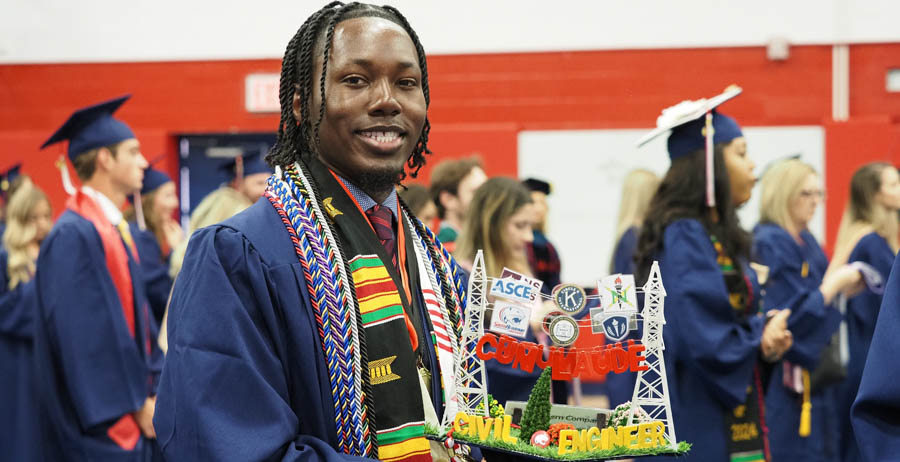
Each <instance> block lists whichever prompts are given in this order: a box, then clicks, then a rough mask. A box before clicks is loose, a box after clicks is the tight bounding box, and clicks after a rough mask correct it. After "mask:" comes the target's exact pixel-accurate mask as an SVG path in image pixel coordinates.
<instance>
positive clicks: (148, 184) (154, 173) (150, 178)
mask: <svg viewBox="0 0 900 462" xmlns="http://www.w3.org/2000/svg"><path fill="white" fill-rule="evenodd" d="M170 181H172V179H171V178H169V175H166V174H165V173H163V172H161V171H159V170H157V169H155V168H153V167H148V168H147V169H146V170H144V182H143V183H142V184H141V194H144V195H147V194H149V193H150V192H152V191H153V190H155V189H156V188H158V187H160V186H162V185H164V184H166V183H168V182H170Z"/></svg>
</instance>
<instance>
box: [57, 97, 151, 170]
mask: <svg viewBox="0 0 900 462" xmlns="http://www.w3.org/2000/svg"><path fill="white" fill-rule="evenodd" d="M130 97H131V95H125V96H121V97H119V98H115V99H111V100H109V101H104V102H102V103H97V104H95V105H93V106H88V107H85V108H82V109H79V110H77V111H75V112H74V113H72V115H71V116H69V119H68V120H66V122H65V123H64V124H63V125H62V127H60V128H59V129H58V130H56V133H54V134H53V136H51V137H50V138H49V139H48V140H47V141H46V142H44V144H43V145H41V149H44V148H46V147H47V146H50V145H52V144H56V143H59V142H61V141H65V140H69V150H68V154H69V159H70V160H74V159H75V157H76V156H77V155H79V154H81V153H83V152H86V151H89V150H91V149H96V148H99V147H103V146H109V145H112V144H115V143H118V142H120V141H124V140H127V139H129V138H134V137H135V136H134V132H132V131H131V129H130V128H128V125H126V124H125V123H124V122H122V121H120V120H117V119H115V118H114V117H113V116H112V115H113V113H114V112H116V110H117V109H119V107H120V106H122V104H123V103H125V101H127V100H128V98H130Z"/></svg>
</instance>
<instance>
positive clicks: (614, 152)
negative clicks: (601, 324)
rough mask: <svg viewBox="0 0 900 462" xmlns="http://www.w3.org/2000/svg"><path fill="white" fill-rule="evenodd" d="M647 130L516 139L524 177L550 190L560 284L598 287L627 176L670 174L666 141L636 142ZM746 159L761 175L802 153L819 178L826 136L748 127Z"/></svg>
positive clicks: (750, 222) (816, 225) (750, 210)
mask: <svg viewBox="0 0 900 462" xmlns="http://www.w3.org/2000/svg"><path fill="white" fill-rule="evenodd" d="M647 131H648V130H572V131H567V130H560V131H555V130H553V131H523V132H521V133H520V134H519V177H520V178H526V177H530V176H531V177H536V178H541V179H544V180H547V181H549V182H550V183H552V184H553V193H552V194H551V195H550V196H549V197H548V203H549V206H550V211H549V217H548V226H549V228H548V232H547V234H548V235H549V237H550V240H551V242H553V244H554V245H555V246H556V248H557V250H558V251H559V254H560V260H561V261H562V269H563V272H562V279H563V282H575V283H579V284H583V285H593V284H595V283H596V281H597V279H599V278H601V277H603V276H605V275H606V274H607V273H608V268H609V261H610V258H611V257H612V251H613V245H614V244H615V242H614V240H615V229H616V219H617V217H618V213H619V202H620V201H621V198H622V184H623V180H624V179H625V175H626V174H627V173H628V172H629V171H630V170H632V169H634V168H646V169H649V170H651V171H653V172H655V173H656V174H658V175H660V176H662V175H663V174H665V172H666V170H668V168H669V157H668V155H667V154H666V136H660V137H658V138H656V139H654V140H653V141H651V142H649V143H648V144H647V145H645V146H644V147H643V148H640V149H638V148H636V147H635V141H637V139H638V138H640V137H641V136H642V135H644V134H645V133H646V132H647ZM743 132H744V136H746V137H747V145H748V148H747V152H748V155H749V156H750V158H751V159H753V161H754V162H755V163H756V170H755V171H756V173H757V175H760V174H762V171H763V169H764V168H765V167H766V165H767V164H768V163H769V162H771V161H773V160H776V159H780V158H783V157H786V156H789V155H793V154H801V159H802V160H803V161H804V162H807V163H809V164H810V165H812V166H813V167H815V168H816V170H817V171H819V172H822V171H823V168H824V167H823V166H824V163H825V133H824V130H823V129H822V127H818V126H793V127H749V128H747V127H744V129H743ZM759 196H760V191H759V185H757V187H756V188H754V190H753V195H752V196H751V199H750V201H749V202H748V203H746V204H745V205H744V206H743V207H742V208H741V209H740V210H739V211H738V216H739V217H740V220H741V224H742V225H743V226H744V227H745V228H747V230H751V229H752V228H753V226H754V225H755V224H756V223H757V221H758V218H759ZM823 212H824V207H819V209H818V210H817V211H816V215H815V216H814V217H813V220H812V222H811V223H810V231H811V232H812V233H813V235H815V236H816V238H818V239H819V241H820V242H821V241H822V239H823V238H824V235H825V232H824V231H825V218H824V215H823Z"/></svg>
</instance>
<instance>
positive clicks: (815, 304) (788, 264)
mask: <svg viewBox="0 0 900 462" xmlns="http://www.w3.org/2000/svg"><path fill="white" fill-rule="evenodd" d="M761 186H762V188H761V189H762V200H761V201H760V209H759V216H760V221H759V224H758V225H757V226H756V227H755V228H754V230H753V252H752V253H753V258H754V261H755V262H757V263H759V264H762V265H765V266H766V267H768V272H767V274H768V276H767V277H766V278H765V279H766V280H765V282H764V283H763V287H764V288H765V289H766V292H765V295H764V297H763V300H762V302H763V310H764V311H774V310H779V309H782V308H790V309H791V315H790V317H789V318H788V329H789V330H790V331H791V332H792V333H793V334H794V344H793V346H792V347H791V349H790V350H788V352H787V353H785V356H784V359H783V361H782V364H780V365H779V366H778V367H775V368H774V369H773V371H772V379H771V380H770V381H769V385H768V388H767V391H766V416H767V420H768V422H769V430H770V431H769V435H770V436H769V443H770V445H771V450H772V460H773V461H776V462H777V461H782V460H784V461H788V460H790V461H794V462H800V461H823V462H827V461H835V462H836V461H838V460H839V459H838V458H837V433H836V430H837V429H836V426H835V425H834V422H835V421H836V420H835V419H836V416H835V412H836V410H835V406H834V401H835V399H836V393H837V390H836V389H835V387H834V386H833V385H834V384H830V385H831V386H821V387H817V388H815V389H812V390H805V389H804V388H808V387H809V386H810V382H809V377H810V376H809V374H810V372H809V371H810V370H812V369H814V368H815V366H816V364H817V362H818V360H819V357H820V356H821V354H822V351H823V350H824V348H825V347H826V346H827V345H828V342H829V340H830V339H831V337H832V335H833V334H834V332H835V331H836V330H837V328H838V325H839V324H840V320H841V316H840V312H839V311H838V310H837V309H836V308H835V307H833V306H830V304H831V302H832V300H833V299H834V297H835V296H836V295H837V294H838V293H839V292H841V291H848V290H852V289H854V287H855V285H856V284H858V283H859V281H860V274H859V272H858V271H857V270H856V269H854V268H853V267H851V266H849V265H844V266H843V268H841V269H840V270H837V271H833V272H832V273H831V274H830V275H829V276H828V277H825V270H826V268H827V267H828V259H827V257H825V252H823V251H822V248H821V247H820V246H819V243H818V242H817V241H816V238H815V237H813V235H812V234H811V233H810V232H809V229H808V226H809V222H810V220H812V218H813V215H814V214H815V212H816V209H817V208H818V207H819V205H820V204H821V203H822V199H823V192H822V187H821V180H820V179H819V175H818V174H817V173H816V171H815V169H813V168H812V167H811V166H810V165H808V164H806V163H804V162H802V161H800V160H797V159H790V160H784V161H781V162H778V163H777V164H775V165H774V166H773V167H772V168H770V169H769V170H768V171H767V172H766V174H765V176H763V178H762V185H761ZM785 371H788V373H787V374H786V373H785ZM804 376H805V378H804ZM798 377H799V378H800V380H796V379H797V378H798ZM804 405H811V406H812V407H811V408H810V407H808V406H807V407H806V409H807V411H806V414H805V416H806V419H807V420H808V421H809V422H810V425H809V426H808V427H806V426H802V425H801V424H800V423H801V421H803V420H802V419H801V416H803V415H804V414H803V406H804ZM801 428H802V429H803V430H801Z"/></svg>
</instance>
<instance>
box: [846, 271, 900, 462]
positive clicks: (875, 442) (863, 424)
mask: <svg viewBox="0 0 900 462" xmlns="http://www.w3.org/2000/svg"><path fill="white" fill-rule="evenodd" d="M898 326H900V258H895V259H894V267H893V269H892V270H891V276H890V279H888V282H887V285H886V286H885V293H884V299H883V300H882V302H881V309H880V310H879V312H878V322H877V323H876V324H875V333H874V335H873V336H872V343H871V345H870V346H869V355H868V357H867V358H866V365H865V369H864V370H863V373H862V380H861V381H860V384H859V393H858V394H857V395H856V401H855V402H854V403H853V410H852V412H851V416H852V422H853V431H854V434H855V435H856V442H857V443H858V444H859V452H860V454H861V455H862V460H867V461H876V460H877V461H886V460H897V457H898V456H900V375H898V373H897V367H896V364H897V358H898V357H900V336H898V335H897V327H898Z"/></svg>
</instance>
